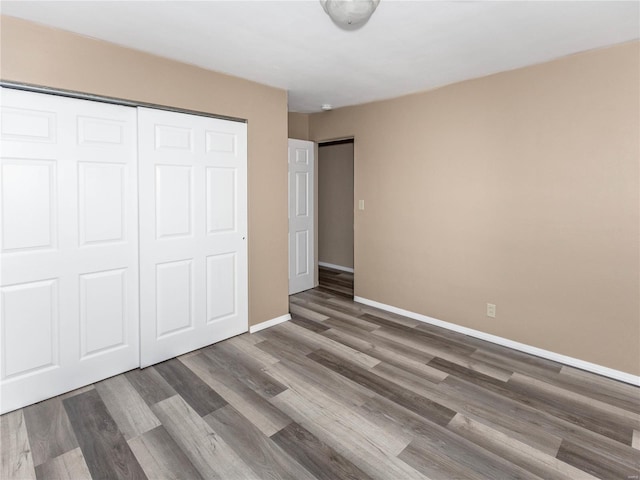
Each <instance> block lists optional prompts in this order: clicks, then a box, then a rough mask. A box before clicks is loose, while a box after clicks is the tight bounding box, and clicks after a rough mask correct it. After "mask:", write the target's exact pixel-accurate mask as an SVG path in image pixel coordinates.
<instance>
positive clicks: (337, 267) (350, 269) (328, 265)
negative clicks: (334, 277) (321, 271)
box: [318, 262, 353, 273]
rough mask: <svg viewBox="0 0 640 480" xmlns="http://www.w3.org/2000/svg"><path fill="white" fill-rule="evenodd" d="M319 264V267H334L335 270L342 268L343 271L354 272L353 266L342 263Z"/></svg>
mask: <svg viewBox="0 0 640 480" xmlns="http://www.w3.org/2000/svg"><path fill="white" fill-rule="evenodd" d="M318 266H319V267H327V268H333V269H334V270H340V271H342V272H349V273H353V268H349V267H343V266H342V265H334V264H333V263H327V262H318Z"/></svg>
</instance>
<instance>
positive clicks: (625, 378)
mask: <svg viewBox="0 0 640 480" xmlns="http://www.w3.org/2000/svg"><path fill="white" fill-rule="evenodd" d="M353 300H354V301H356V302H358V303H363V304H365V305H369V306H371V307H376V308H379V309H380V310H385V311H387V312H391V313H396V314H398V315H403V316H405V317H409V318H412V319H414V320H418V321H419V322H425V323H429V324H431V325H435V326H436V327H442V328H446V329H447V330H452V331H454V332H458V333H462V334H464V335H469V336H470V337H475V338H479V339H480V340H486V341H487V342H491V343H495V344H497V345H502V346H503V347H508V348H513V349H514V350H519V351H521V352H525V353H530V354H531V355H535V356H537V357H542V358H546V359H547V360H552V361H554V362H559V363H563V364H565V365H569V366H571V367H576V368H580V369H582V370H586V371H588V372H592V373H597V374H598V375H603V376H605V377H609V378H613V379H614V380H620V381H621V382H625V383H630V384H631V385H635V386H640V376H636V375H631V374H630V373H626V372H621V371H620V370H614V369H613V368H609V367H604V366H602V365H598V364H595V363H591V362H586V361H584V360H580V359H578V358H573V357H568V356H566V355H562V354H560V353H555V352H550V351H549V350H543V349H542V348H538V347H532V346H531V345H526V344H524V343H520V342H515V341H513V340H509V339H507V338H504V337H499V336H497V335H492V334H490V333H485V332H481V331H479V330H474V329H472V328H467V327H463V326H461V325H456V324H455V323H449V322H445V321H443V320H438V319H436V318H432V317H427V316H426V315H422V314H420V313H415V312H410V311H409V310H404V309H402V308H398V307H394V306H392V305H386V304H384V303H380V302H376V301H375V300H369V299H367V298H362V297H354V298H353Z"/></svg>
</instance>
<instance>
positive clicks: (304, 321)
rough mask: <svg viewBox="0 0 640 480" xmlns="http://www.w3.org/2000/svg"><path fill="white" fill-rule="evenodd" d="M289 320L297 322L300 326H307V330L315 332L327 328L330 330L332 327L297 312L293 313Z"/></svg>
mask: <svg viewBox="0 0 640 480" xmlns="http://www.w3.org/2000/svg"><path fill="white" fill-rule="evenodd" d="M289 321H290V322H291V323H295V324H296V325H298V326H299V327H303V328H306V329H307V330H311V331H312V332H314V333H320V332H324V331H325V330H329V328H331V327H328V326H326V325H323V324H322V323H320V322H316V321H314V320H309V319H308V318H305V317H301V316H299V315H295V314H293V315H291V320H289Z"/></svg>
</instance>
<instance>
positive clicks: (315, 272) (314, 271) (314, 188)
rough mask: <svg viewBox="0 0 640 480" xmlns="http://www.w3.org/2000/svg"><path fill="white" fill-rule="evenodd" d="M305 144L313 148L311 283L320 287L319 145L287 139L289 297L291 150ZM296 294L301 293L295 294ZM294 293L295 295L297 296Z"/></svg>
mask: <svg viewBox="0 0 640 480" xmlns="http://www.w3.org/2000/svg"><path fill="white" fill-rule="evenodd" d="M292 141H293V142H304V143H306V144H307V146H309V144H310V145H311V146H312V149H313V156H312V158H311V162H312V168H311V173H312V176H313V178H312V181H311V182H310V183H309V185H308V187H309V188H311V189H312V195H311V196H310V197H309V201H310V205H309V208H310V210H311V222H312V229H313V232H312V235H311V238H310V239H309V240H308V241H310V247H309V249H310V250H311V251H312V258H311V265H310V267H309V268H310V270H311V275H312V282H311V286H310V288H315V287H317V286H318V248H317V245H318V212H317V209H316V205H317V204H318V160H317V159H318V144H317V143H316V142H313V141H311V140H301V139H297V138H289V139H287V172H288V173H287V175H288V180H287V192H288V195H287V218H288V223H287V227H288V228H287V232H288V241H287V243H288V248H287V267H288V268H287V270H288V293H289V295H292V293H291V230H292V228H291V224H292V223H291V218H292V216H293V215H294V212H293V208H292V203H291V173H292V169H291V157H290V150H291V142H292ZM295 293H299V292H295ZM295 293H294V294H295Z"/></svg>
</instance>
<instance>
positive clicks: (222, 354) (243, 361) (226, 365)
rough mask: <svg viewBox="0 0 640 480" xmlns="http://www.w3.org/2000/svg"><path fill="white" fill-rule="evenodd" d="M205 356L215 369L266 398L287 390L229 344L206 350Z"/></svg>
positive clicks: (220, 344)
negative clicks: (226, 373)
mask: <svg viewBox="0 0 640 480" xmlns="http://www.w3.org/2000/svg"><path fill="white" fill-rule="evenodd" d="M203 355H204V356H205V357H206V358H207V359H208V360H209V361H210V362H211V364H212V366H214V368H216V369H218V370H223V371H226V372H228V373H229V374H230V375H232V376H233V377H235V378H236V379H237V380H239V381H240V382H242V383H244V384H245V385H246V386H247V387H249V388H251V389H252V390H253V391H255V392H257V393H258V394H260V395H262V396H263V397H265V398H271V397H273V396H274V395H277V394H279V393H280V392H282V391H284V390H286V387H284V386H283V385H282V384H280V383H279V382H277V381H275V380H274V379H273V378H271V377H269V375H267V374H265V373H264V371H263V369H262V366H261V365H260V363H258V362H257V361H255V360H253V359H252V358H251V357H248V356H246V355H244V353H243V352H242V350H239V349H237V348H235V347H234V346H233V345H231V344H229V343H225V342H221V343H218V344H216V345H213V346H211V347H208V348H205V349H204V350H203Z"/></svg>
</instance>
